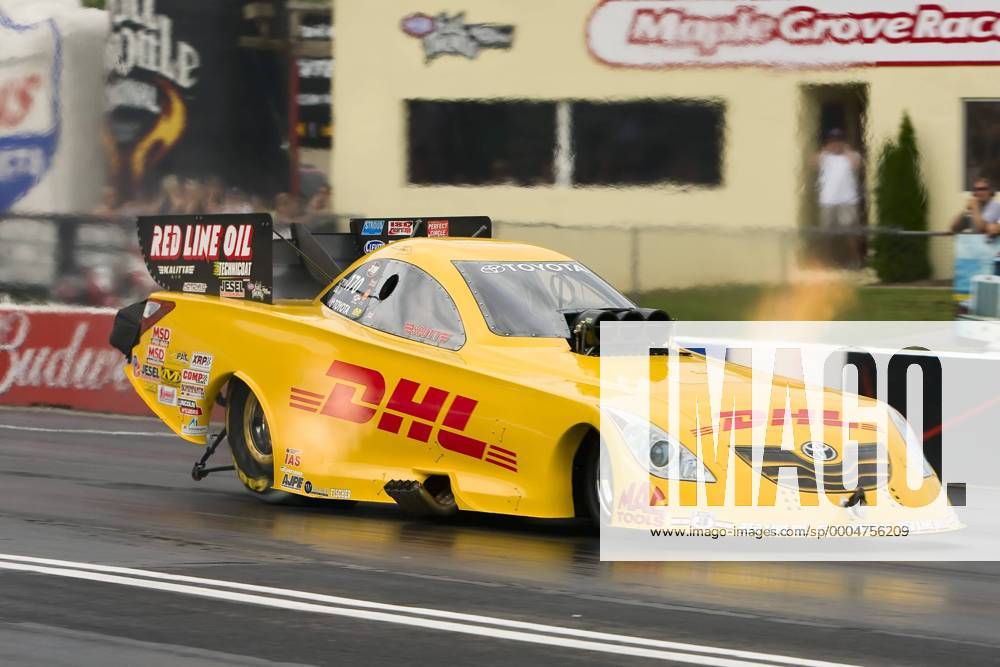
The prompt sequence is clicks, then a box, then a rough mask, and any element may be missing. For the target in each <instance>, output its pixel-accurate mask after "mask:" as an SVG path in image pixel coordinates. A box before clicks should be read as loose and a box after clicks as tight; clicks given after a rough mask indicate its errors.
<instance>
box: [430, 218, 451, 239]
mask: <svg viewBox="0 0 1000 667" xmlns="http://www.w3.org/2000/svg"><path fill="white" fill-rule="evenodd" d="M427 236H448V221H447V220H428V221H427Z"/></svg>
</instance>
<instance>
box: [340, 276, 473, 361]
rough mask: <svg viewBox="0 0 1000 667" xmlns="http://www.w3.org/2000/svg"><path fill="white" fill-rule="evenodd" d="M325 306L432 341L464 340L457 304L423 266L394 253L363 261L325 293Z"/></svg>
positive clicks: (445, 344) (448, 344)
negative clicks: (393, 254) (389, 256)
mask: <svg viewBox="0 0 1000 667" xmlns="http://www.w3.org/2000/svg"><path fill="white" fill-rule="evenodd" d="M323 303H325V304H326V306H327V307H328V308H330V309H331V310H333V311H334V312H336V313H339V314H341V315H343V316H344V317H347V318H350V319H352V320H356V321H358V322H360V323H361V324H363V325H365V326H367V327H371V328H372V329H378V330H379V331H384V332H385V333H389V334H393V335H395V336H401V337H403V338H408V339H409V340H415V341H418V342H420V343H425V344H427V345H433V346H434V347H442V348H445V349H447V350H457V349H459V348H461V347H462V345H464V344H465V329H464V328H463V326H462V318H461V316H460V315H459V314H458V307H456V306H455V302H454V301H453V300H452V298H451V296H450V295H449V294H448V292H447V291H446V290H445V288H444V287H442V286H441V284H440V283H439V282H438V281H436V280H434V278H432V277H431V276H430V275H428V274H427V273H426V272H424V271H423V270H421V269H418V268H417V267H415V266H413V265H412V264H407V263H406V262H400V261H398V260H394V259H383V260H378V259H374V260H372V261H370V262H366V263H365V264H362V265H361V266H359V267H358V268H357V269H355V270H354V271H352V272H351V273H350V274H349V275H347V276H346V277H345V278H343V279H342V280H341V281H340V282H338V283H337V284H336V285H334V287H333V288H332V289H331V290H330V291H329V292H327V293H326V295H324V297H323Z"/></svg>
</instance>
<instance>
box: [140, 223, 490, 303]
mask: <svg viewBox="0 0 1000 667" xmlns="http://www.w3.org/2000/svg"><path fill="white" fill-rule="evenodd" d="M137 228H138V233H139V247H140V249H141V250H142V256H143V259H144V260H145V262H146V268H147V269H148V270H149V274H150V275H151V276H152V277H153V280H155V281H156V283H157V284H158V285H159V286H160V287H162V288H163V289H165V290H167V291H169V292H184V293H188V294H207V295H210V296H218V297H224V298H230V299H245V300H247V301H256V302H259V303H271V302H272V299H273V298H283V299H311V298H313V297H314V296H315V295H316V292H317V289H319V288H322V287H326V286H327V285H329V284H330V283H331V282H333V280H334V279H335V278H336V277H337V276H338V275H340V274H341V273H343V272H344V270H345V269H346V268H347V267H348V266H350V265H351V264H352V263H354V261H355V260H357V259H358V258H360V257H362V256H363V255H365V254H367V253H369V252H374V251H375V250H378V249H379V248H381V247H383V246H384V245H386V244H387V243H389V242H391V241H398V240H401V239H405V238H412V237H418V236H419V237H478V238H491V236H492V233H493V223H492V221H491V220H490V219H489V218H488V217H486V216H457V217H455V216H452V217H442V216H438V217H430V218H353V219H351V221H350V230H351V231H350V232H349V233H336V232H312V231H310V230H309V228H308V226H306V225H304V224H293V225H287V226H283V227H279V228H278V229H275V226H274V224H273V223H272V221H271V216H270V214H268V213H240V214H214V215H160V216H144V217H140V218H139V219H138V221H137Z"/></svg>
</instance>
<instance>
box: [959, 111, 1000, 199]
mask: <svg viewBox="0 0 1000 667" xmlns="http://www.w3.org/2000/svg"><path fill="white" fill-rule="evenodd" d="M977 178H988V179H989V180H990V182H991V183H992V184H993V185H994V187H995V186H996V185H997V184H998V183H1000V100H969V101H967V102H966V103H965V187H966V189H972V183H973V181H975V180H976V179H977Z"/></svg>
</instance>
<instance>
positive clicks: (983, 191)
mask: <svg viewBox="0 0 1000 667" xmlns="http://www.w3.org/2000/svg"><path fill="white" fill-rule="evenodd" d="M994 195H996V191H995V190H994V189H993V186H992V185H990V182H989V180H987V179H985V178H977V179H976V182H975V183H973V185H972V197H970V198H969V203H968V204H967V205H966V207H965V210H964V211H962V212H961V213H959V214H958V216H957V217H956V218H955V221H954V222H953V223H952V225H951V231H953V232H965V231H970V232H973V233H976V234H988V235H989V236H996V235H997V234H1000V201H997V200H996V199H995V198H994Z"/></svg>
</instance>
